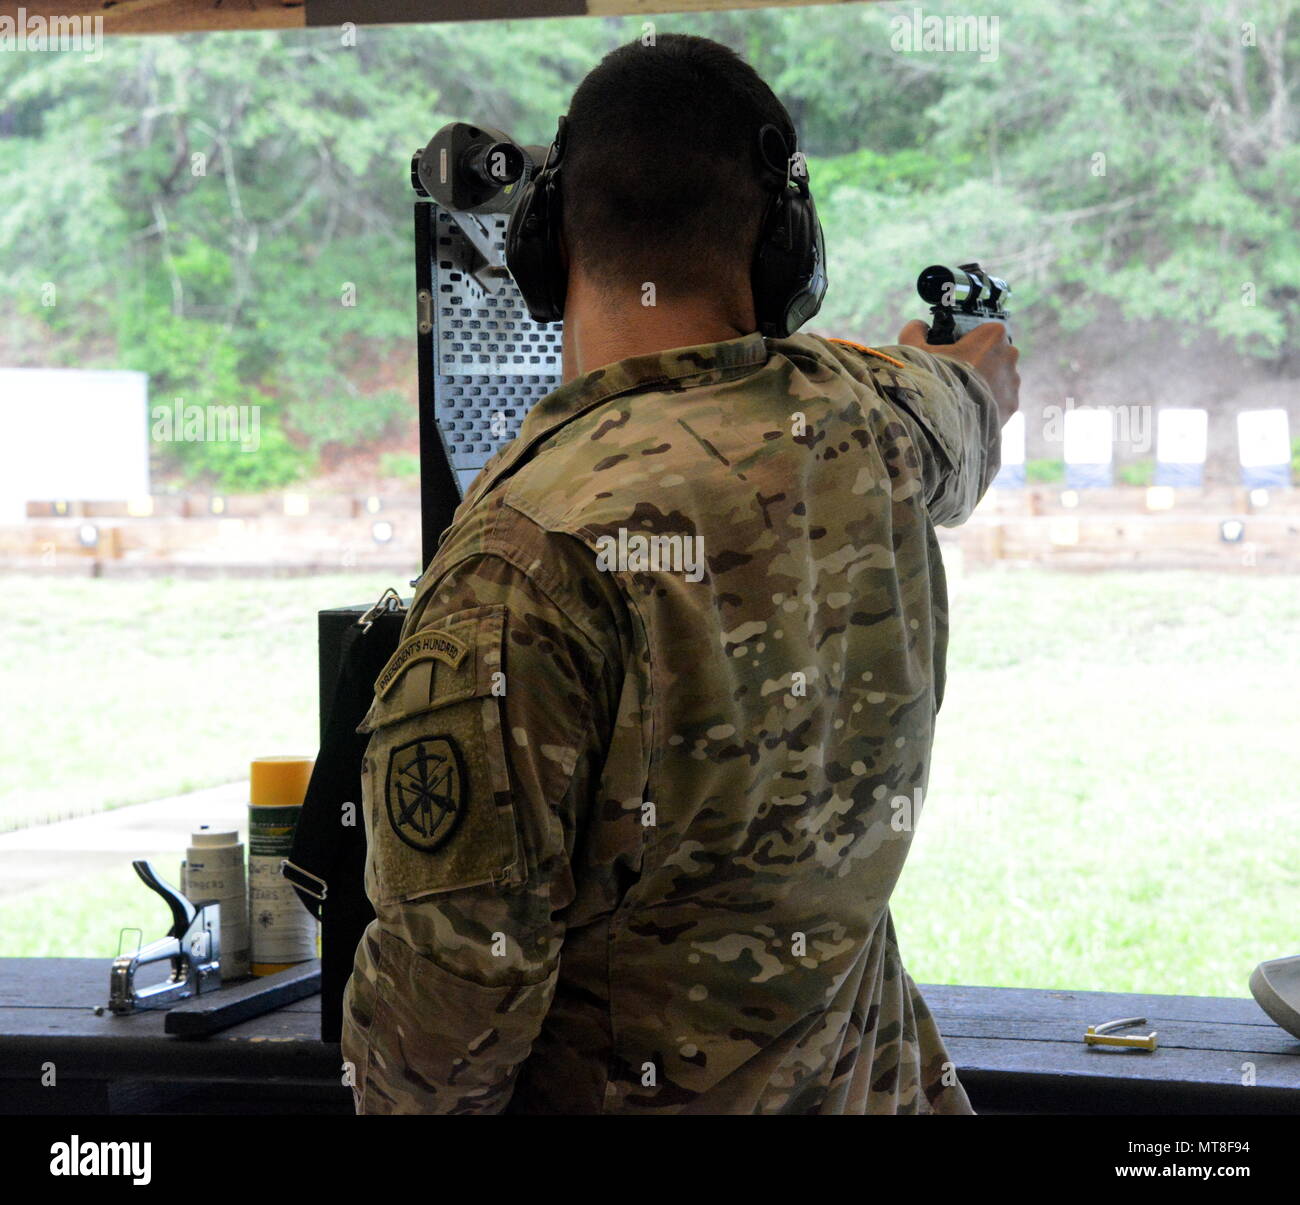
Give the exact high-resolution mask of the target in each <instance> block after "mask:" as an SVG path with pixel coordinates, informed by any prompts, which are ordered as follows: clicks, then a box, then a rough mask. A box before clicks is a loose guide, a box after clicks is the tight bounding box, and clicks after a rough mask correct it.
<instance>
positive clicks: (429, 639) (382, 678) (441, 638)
mask: <svg viewBox="0 0 1300 1205" xmlns="http://www.w3.org/2000/svg"><path fill="white" fill-rule="evenodd" d="M466 648H467V646H466V645H465V644H463V643H462V642H461V641H459V640H457V639H456V637H455V636H453V635H452V634H451V633H450V632H439V631H437V630H433V631H423V632H416V633H415V635H414V636H408V637H407V638H406V639H405V640H403V641H402V643H401V644H399V645H398V646H397V651H396V652H395V653H394V654H393V655H392V656H391V657H390V658H389V659H388V664H387V665H385V666H384V668H383V669H382V670H380V671H379V677H378V678H376V679H375V694H377V695H378V696H379V697H380V698H381V699H382V698H383V697H384V696H385V695H387V694H388V692H389V691H390V690H391V689H392V687H393V683H394V682H396V681H397V679H398V678H399V677H400V676H401V673H402V671H403V670H404V669H406V667H407V666H408V665H412V664H414V663H415V662H416V661H428V660H431V659H432V660H435V661H442V662H444V663H445V664H447V665H449V666H451V668H452V669H455V668H456V667H457V666H459V665H460V663H461V662H462V661H463V660H464V659H465V651H466Z"/></svg>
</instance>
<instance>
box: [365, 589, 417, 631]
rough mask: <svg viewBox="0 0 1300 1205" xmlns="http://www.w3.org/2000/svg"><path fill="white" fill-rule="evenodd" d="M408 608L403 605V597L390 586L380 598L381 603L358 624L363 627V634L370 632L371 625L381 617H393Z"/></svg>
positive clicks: (371, 609) (376, 604) (369, 611)
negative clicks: (386, 615) (395, 613)
mask: <svg viewBox="0 0 1300 1205" xmlns="http://www.w3.org/2000/svg"><path fill="white" fill-rule="evenodd" d="M405 610H406V607H405V606H403V604H402V596H401V595H400V594H398V593H397V591H396V590H394V589H393V588H392V586H389V587H388V589H387V590H385V591H384V592H383V593H382V594H381V595H380V596H379V601H378V602H376V603H375V605H374V606H373V607H371V608H370V610H368V611H367V612H366V613H365V614H364V615H362V616H361V618H360V619H358V620H357V623H359V624H360V625H361V630H362V631H363V632H368V631H370V627H371V625H372V624H373V623H374V622H375V620H376V619H377V618H378V617H379V616H380V615H385V614H388V615H391V614H393V613H394V612H396V611H405Z"/></svg>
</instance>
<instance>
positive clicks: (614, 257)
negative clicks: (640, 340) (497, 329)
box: [561, 34, 794, 301]
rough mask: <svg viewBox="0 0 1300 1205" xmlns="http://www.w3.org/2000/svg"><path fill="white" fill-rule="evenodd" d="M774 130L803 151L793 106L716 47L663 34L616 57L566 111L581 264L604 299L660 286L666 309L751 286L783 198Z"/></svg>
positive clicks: (569, 214) (568, 201) (568, 225)
mask: <svg viewBox="0 0 1300 1205" xmlns="http://www.w3.org/2000/svg"><path fill="white" fill-rule="evenodd" d="M765 125H773V126H776V128H777V129H778V130H780V131H781V132H782V133H783V134H784V136H785V139H786V142H787V145H788V146H790V147H793V145H794V127H793V124H792V123H791V121H790V116H789V114H788V113H787V112H786V111H785V107H784V106H783V105H782V104H781V102H780V101H779V100H777V98H776V96H775V95H774V94H773V92H772V90H771V89H770V88H769V87H768V86H767V85H766V84H765V83H764V82H763V81H762V79H760V78H759V76H758V73H757V72H755V71H754V69H753V68H752V67H750V66H749V64H747V63H746V62H745V61H744V60H743V59H741V58H740V57H739V56H738V55H736V54H735V53H734V52H733V51H731V50H729V49H728V48H727V47H725V46H722V45H720V44H719V43H717V42H712V41H710V40H709V39H707V38H697V37H692V36H689V35H685V34H660V35H658V37H657V38H656V40H655V42H654V44H653V45H642V44H641V43H640V42H632V43H629V44H628V45H626V46H620V47H619V48H618V49H617V50H614V51H611V52H610V53H609V54H607V55H606V56H605V58H604V59H602V60H601V62H600V64H599V65H598V66H597V67H595V68H594V69H593V70H592V71H591V73H590V74H589V75H588V76H587V77H586V78H585V79H584V80H583V81H582V83H581V84H580V85H579V87H578V90H577V91H576V92H575V93H574V94H573V100H572V102H571V103H570V106H569V115H568V143H567V146H566V149H565V162H564V170H563V171H562V172H561V179H562V181H563V214H564V216H563V228H564V237H565V241H566V243H567V245H568V249H569V256H570V262H571V264H576V265H577V266H578V267H579V268H580V269H581V271H582V272H583V274H584V275H585V276H587V277H588V278H589V279H590V280H592V281H593V283H595V284H596V285H597V286H598V287H599V288H600V289H601V291H602V292H605V293H617V292H620V291H622V290H637V291H639V290H640V289H641V287H642V285H643V284H644V283H646V282H651V283H653V284H654V286H655V291H656V295H657V301H664V300H668V301H671V300H676V299H680V298H683V297H692V296H700V295H710V294H716V293H718V292H719V291H722V290H727V289H736V288H747V287H748V281H749V273H750V267H751V263H752V259H753V254H754V246H755V242H756V239H757V236H758V229H759V225H760V222H761V220H762V216H763V213H764V212H765V210H766V206H767V204H768V202H769V201H770V198H771V195H772V188H773V185H772V184H771V183H770V182H768V183H767V184H766V185H765V184H764V182H763V178H762V173H761V167H760V163H761V160H760V157H759V153H758V146H759V131H760V130H761V129H762V127H763V126H765ZM571 270H572V269H571Z"/></svg>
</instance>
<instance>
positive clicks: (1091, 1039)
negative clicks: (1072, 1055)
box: [1083, 1017, 1156, 1050]
mask: <svg viewBox="0 0 1300 1205" xmlns="http://www.w3.org/2000/svg"><path fill="white" fill-rule="evenodd" d="M1146 1023H1147V1019H1146V1018H1145V1017H1126V1018H1124V1020H1122V1021H1107V1022H1106V1023H1105V1024H1104V1025H1089V1026H1088V1031H1087V1033H1085V1034H1084V1035H1083V1040H1084V1041H1085V1042H1086V1043H1087V1044H1088V1045H1089V1046H1127V1047H1129V1048H1130V1049H1133V1050H1154V1049H1155V1048H1156V1031H1155V1030H1154V1029H1153V1030H1152V1031H1151V1032H1150V1033H1147V1034H1141V1033H1129V1034H1117V1033H1115V1032H1114V1031H1115V1030H1117V1029H1128V1028H1129V1027H1130V1026H1132V1025H1145V1024H1146Z"/></svg>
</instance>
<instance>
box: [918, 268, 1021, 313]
mask: <svg viewBox="0 0 1300 1205" xmlns="http://www.w3.org/2000/svg"><path fill="white" fill-rule="evenodd" d="M916 291H917V292H918V293H920V295H921V300H922V301H924V302H925V303H926V304H927V305H943V306H951V307H956V306H960V307H961V308H962V309H965V310H973V309H974V308H975V307H976V306H978V305H980V304H983V305H986V306H994V307H996V306H997V305H998V303H999V302H1000V301H1001V299H1002V297H1003V296H1004V295H1005V294H1007V293H1010V292H1011V286H1010V285H1009V284H1007V282H1006V281H1005V280H1000V279H998V277H996V276H990V275H988V273H987V272H984V271H983V270H981V269H980V268H979V267H978V265H976V264H965V265H963V266H962V267H960V268H947V267H945V266H944V265H943V264H932V265H931V266H930V267H928V268H926V269H925V271H924V272H922V273H921V275H920V276H918V277H917V278H916Z"/></svg>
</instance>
